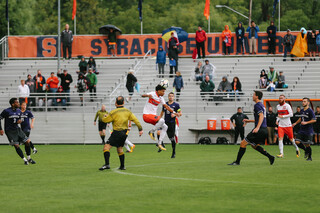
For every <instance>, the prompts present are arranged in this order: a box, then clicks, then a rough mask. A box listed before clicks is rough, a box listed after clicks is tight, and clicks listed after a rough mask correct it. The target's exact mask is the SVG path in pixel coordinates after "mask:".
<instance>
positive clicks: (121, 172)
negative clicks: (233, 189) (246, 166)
mask: <svg viewBox="0 0 320 213" xmlns="http://www.w3.org/2000/svg"><path fill="white" fill-rule="evenodd" d="M191 162H192V163H194V161H190V163H191ZM201 162H203V161H201ZM176 163H188V162H167V163H153V164H142V165H132V166H130V167H145V166H155V165H160V164H176ZM112 171H113V172H115V173H117V174H121V175H131V176H137V177H146V178H158V179H166V180H183V181H196V182H212V183H234V184H248V182H241V181H225V180H207V179H197V178H181V177H166V176H158V175H145V174H135V173H130V172H124V171H121V170H118V169H117V168H114V169H112ZM250 184H251V185H268V186H279V184H272V183H263V182H261V183H253V182H251V183H250Z"/></svg>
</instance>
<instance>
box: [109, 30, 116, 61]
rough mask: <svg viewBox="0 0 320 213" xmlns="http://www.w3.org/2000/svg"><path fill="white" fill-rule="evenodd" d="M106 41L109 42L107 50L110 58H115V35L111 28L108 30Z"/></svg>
mask: <svg viewBox="0 0 320 213" xmlns="http://www.w3.org/2000/svg"><path fill="white" fill-rule="evenodd" d="M108 40H109V45H108V48H109V49H110V50H111V54H112V56H113V57H115V56H116V44H117V34H116V32H115V31H114V30H113V29H112V28H110V29H109V32H108Z"/></svg>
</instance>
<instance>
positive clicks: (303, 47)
mask: <svg viewBox="0 0 320 213" xmlns="http://www.w3.org/2000/svg"><path fill="white" fill-rule="evenodd" d="M306 34H307V30H306V29H305V28H304V27H302V28H301V29H300V33H299V34H298V35H297V38H296V41H295V42H294V45H293V47H292V50H291V54H292V55H295V56H296V57H304V56H305V54H308V43H307V35H306Z"/></svg>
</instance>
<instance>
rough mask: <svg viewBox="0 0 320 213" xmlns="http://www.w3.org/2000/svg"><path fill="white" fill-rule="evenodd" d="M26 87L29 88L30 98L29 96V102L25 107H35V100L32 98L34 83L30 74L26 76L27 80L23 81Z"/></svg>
mask: <svg viewBox="0 0 320 213" xmlns="http://www.w3.org/2000/svg"><path fill="white" fill-rule="evenodd" d="M25 83H26V85H28V87H29V91H30V96H29V98H28V99H29V100H28V104H27V107H29V106H35V105H36V99H35V98H34V96H35V94H34V93H35V89H36V82H35V80H34V79H33V78H32V76H31V75H30V74H28V77H27V80H26V81H25Z"/></svg>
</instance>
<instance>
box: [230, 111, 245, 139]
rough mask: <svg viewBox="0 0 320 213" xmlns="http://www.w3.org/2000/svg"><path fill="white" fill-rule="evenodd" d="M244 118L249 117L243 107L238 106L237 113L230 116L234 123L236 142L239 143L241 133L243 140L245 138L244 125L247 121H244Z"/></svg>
mask: <svg viewBox="0 0 320 213" xmlns="http://www.w3.org/2000/svg"><path fill="white" fill-rule="evenodd" d="M244 119H249V118H248V116H247V115H245V114H243V112H242V108H241V107H238V109H237V113H236V114H234V115H232V117H231V118H230V121H231V122H232V125H233V127H234V130H235V136H234V144H237V141H238V137H239V134H240V138H241V141H242V140H243V139H244V127H245V126H246V123H245V122H243V120H244Z"/></svg>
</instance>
